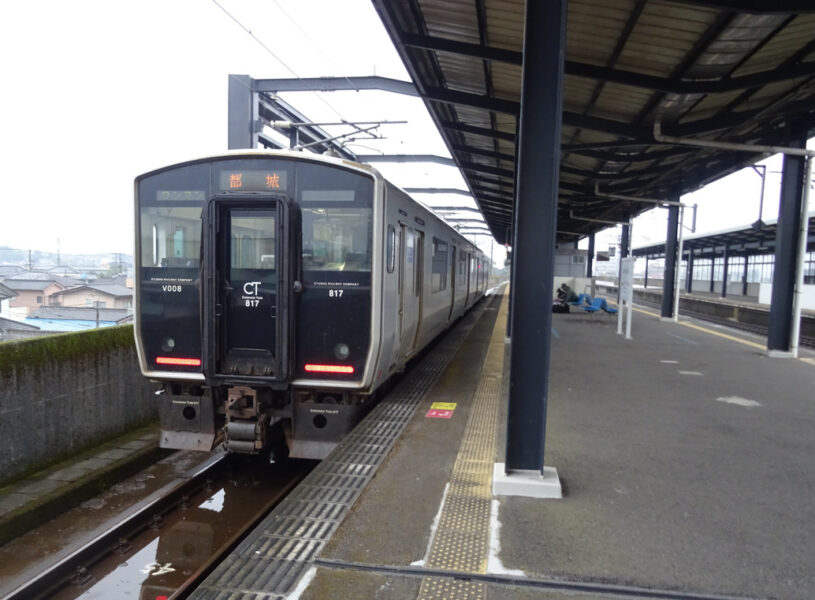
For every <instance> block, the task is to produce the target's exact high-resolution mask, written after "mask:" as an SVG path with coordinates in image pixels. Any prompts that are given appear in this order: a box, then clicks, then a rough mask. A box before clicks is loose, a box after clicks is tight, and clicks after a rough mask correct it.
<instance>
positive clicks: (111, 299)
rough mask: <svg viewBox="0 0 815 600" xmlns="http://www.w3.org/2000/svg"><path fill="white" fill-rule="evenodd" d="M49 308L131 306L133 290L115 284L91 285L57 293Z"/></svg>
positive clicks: (123, 307) (125, 307) (127, 307)
mask: <svg viewBox="0 0 815 600" xmlns="http://www.w3.org/2000/svg"><path fill="white" fill-rule="evenodd" d="M53 298H54V303H53V304H51V306H63V307H66V308H68V307H73V308H83V307H87V308H122V309H129V308H132V306H133V290H131V289H130V288H127V287H125V286H123V285H119V284H116V283H93V284H87V285H80V286H77V287H72V288H69V289H64V290H60V291H57V292H55V293H54V294H53Z"/></svg>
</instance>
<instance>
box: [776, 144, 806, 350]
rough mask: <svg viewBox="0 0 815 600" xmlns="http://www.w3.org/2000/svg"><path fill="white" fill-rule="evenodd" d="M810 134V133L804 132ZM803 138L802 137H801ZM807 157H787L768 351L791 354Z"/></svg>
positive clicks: (780, 202)
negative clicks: (799, 234) (794, 296)
mask: <svg viewBox="0 0 815 600" xmlns="http://www.w3.org/2000/svg"><path fill="white" fill-rule="evenodd" d="M804 133H806V132H804ZM799 135H800V134H799ZM806 139H807V138H806V135H803V136H800V137H799V138H798V139H794V140H790V144H789V145H790V146H793V147H796V148H804V147H806ZM803 184H804V158H803V157H801V156H790V155H789V154H787V155H785V156H784V167H783V170H782V173H781V198H780V201H779V206H778V225H776V233H775V267H774V268H773V291H772V297H771V300H770V321H769V331H768V334H767V350H770V351H777V352H789V351H790V345H791V341H792V340H791V339H790V335H791V332H792V299H793V292H794V287H795V265H796V263H797V260H798V256H797V254H798V231H799V229H800V226H801V201H802V198H803V189H804V186H803Z"/></svg>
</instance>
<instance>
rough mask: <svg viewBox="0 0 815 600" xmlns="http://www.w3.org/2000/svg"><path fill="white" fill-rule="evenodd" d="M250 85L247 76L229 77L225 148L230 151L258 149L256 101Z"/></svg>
mask: <svg viewBox="0 0 815 600" xmlns="http://www.w3.org/2000/svg"><path fill="white" fill-rule="evenodd" d="M252 83H253V80H252V78H251V77H249V75H230V76H229V102H228V105H227V110H228V112H229V132H228V136H227V148H229V149H230V150H240V149H243V148H257V147H258V136H257V131H255V123H256V122H257V119H258V100H257V93H256V92H255V91H254V90H253V89H252Z"/></svg>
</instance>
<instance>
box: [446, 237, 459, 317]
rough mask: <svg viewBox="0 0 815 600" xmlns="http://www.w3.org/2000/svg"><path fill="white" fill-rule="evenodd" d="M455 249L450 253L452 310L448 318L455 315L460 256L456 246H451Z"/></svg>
mask: <svg viewBox="0 0 815 600" xmlns="http://www.w3.org/2000/svg"><path fill="white" fill-rule="evenodd" d="M451 247H452V249H453V251H452V252H451V253H450V257H451V258H450V287H451V288H452V289H451V290H450V312H448V313H447V320H448V321H449V320H450V318H451V317H452V316H453V308H455V306H456V276H457V275H458V268H457V266H456V265H458V262H457V260H458V257H457V256H456V247H455V246H451Z"/></svg>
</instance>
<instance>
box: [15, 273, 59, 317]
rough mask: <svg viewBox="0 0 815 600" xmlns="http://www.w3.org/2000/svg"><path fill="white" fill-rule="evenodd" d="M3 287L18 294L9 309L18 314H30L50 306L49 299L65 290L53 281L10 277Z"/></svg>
mask: <svg viewBox="0 0 815 600" xmlns="http://www.w3.org/2000/svg"><path fill="white" fill-rule="evenodd" d="M18 277H19V276H18ZM3 285H5V286H6V287H7V288H9V289H10V290H12V291H13V292H15V294H16V295H15V296H14V297H13V298H11V300H10V301H9V308H10V309H11V312H12V313H17V314H19V313H22V312H25V313H26V314H28V313H30V312H33V311H35V310H37V308H39V307H40V306H48V305H49V303H50V301H49V298H50V297H51V296H52V295H53V294H55V293H57V292H60V291H62V290H64V289H65V286H64V285H62V284H60V283H58V282H56V281H54V280H53V279H36V280H31V279H17V278H16V277H10V278H8V279H5V280H3ZM15 309H17V310H15Z"/></svg>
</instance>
